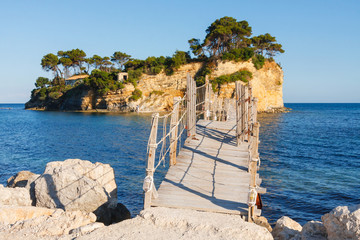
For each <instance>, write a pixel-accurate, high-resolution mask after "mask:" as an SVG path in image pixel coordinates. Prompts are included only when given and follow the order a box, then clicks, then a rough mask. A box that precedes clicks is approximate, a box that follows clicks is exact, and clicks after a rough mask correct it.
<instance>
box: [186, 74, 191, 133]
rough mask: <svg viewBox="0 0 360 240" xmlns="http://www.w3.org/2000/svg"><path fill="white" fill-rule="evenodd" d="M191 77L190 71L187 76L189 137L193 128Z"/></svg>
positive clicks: (187, 123)
mask: <svg viewBox="0 0 360 240" xmlns="http://www.w3.org/2000/svg"><path fill="white" fill-rule="evenodd" d="M191 89H192V88H191V77H190V74H189V73H188V74H187V76H186V111H187V114H186V118H187V119H186V125H187V136H188V137H189V136H190V135H191V133H190V129H191V119H192V118H191V99H192V98H191Z"/></svg>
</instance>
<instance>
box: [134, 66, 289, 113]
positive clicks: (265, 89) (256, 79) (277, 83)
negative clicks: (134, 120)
mask: <svg viewBox="0 0 360 240" xmlns="http://www.w3.org/2000/svg"><path fill="white" fill-rule="evenodd" d="M201 66H202V64H201V63H191V64H186V65H183V66H181V67H180V68H179V69H178V70H177V71H176V72H175V73H174V74H173V75H172V76H166V75H165V74H164V73H160V74H158V75H146V74H144V75H143V76H142V78H141V80H140V81H139V83H138V86H137V88H138V89H140V90H141V91H142V92H143V99H142V100H140V101H139V105H140V107H141V108H142V109H140V110H149V111H154V110H155V109H153V108H152V107H151V102H152V101H153V100H154V99H155V98H154V96H153V95H151V98H152V101H149V100H150V99H149V96H150V94H151V93H152V92H153V91H162V92H163V94H162V95H161V96H157V99H159V98H160V99H161V98H162V99H163V100H164V104H163V105H162V106H159V105H157V106H158V107H160V108H159V109H157V110H158V111H161V110H166V109H169V108H170V107H171V106H168V105H166V104H165V103H169V102H171V103H172V98H173V97H176V96H182V94H183V92H184V90H185V89H186V75H187V73H189V74H190V75H192V76H194V75H195V74H196V72H198V71H199V69H200V68H201ZM243 69H247V70H248V71H250V72H252V74H253V78H252V80H251V81H250V82H251V85H252V91H253V97H256V98H258V110H259V111H260V112H263V111H271V110H272V109H278V108H283V107H284V103H283V94H282V83H283V75H284V74H283V71H282V69H281V68H280V67H279V66H278V65H277V64H276V63H275V62H266V63H265V65H264V66H263V67H262V68H261V69H260V70H256V68H255V67H254V65H253V64H252V62H251V60H249V61H247V62H233V61H231V62H219V63H218V66H217V67H216V69H215V70H213V72H212V74H211V76H210V79H211V78H215V77H219V76H221V75H225V74H232V73H234V72H237V71H239V70H243ZM234 89H235V83H228V84H224V85H222V86H221V88H220V97H228V98H230V97H231V96H233V93H234ZM146 100H148V103H146ZM148 107H150V108H148ZM147 108H148V109H147ZM161 108H163V109H161ZM157 110H155V111H157Z"/></svg>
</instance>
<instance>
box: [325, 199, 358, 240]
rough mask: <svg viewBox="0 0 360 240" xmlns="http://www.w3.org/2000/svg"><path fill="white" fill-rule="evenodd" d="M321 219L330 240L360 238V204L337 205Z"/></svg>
mask: <svg viewBox="0 0 360 240" xmlns="http://www.w3.org/2000/svg"><path fill="white" fill-rule="evenodd" d="M321 220H322V221H323V223H324V226H325V228H326V232H327V234H328V239H329V240H337V239H339V240H340V239H341V240H346V239H360V204H359V205H355V206H349V207H347V206H339V207H336V208H334V209H333V210H332V211H331V212H330V213H327V214H325V215H324V216H322V217H321Z"/></svg>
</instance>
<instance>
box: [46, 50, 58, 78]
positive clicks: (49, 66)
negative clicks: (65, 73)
mask: <svg viewBox="0 0 360 240" xmlns="http://www.w3.org/2000/svg"><path fill="white" fill-rule="evenodd" d="M58 63H59V58H58V57H57V56H56V55H54V54H52V53H49V54H46V55H45V56H44V57H43V58H42V59H41V66H42V68H43V69H44V70H45V71H47V72H48V71H53V73H54V75H55V76H61V75H62V72H61V70H60V68H59V67H58Z"/></svg>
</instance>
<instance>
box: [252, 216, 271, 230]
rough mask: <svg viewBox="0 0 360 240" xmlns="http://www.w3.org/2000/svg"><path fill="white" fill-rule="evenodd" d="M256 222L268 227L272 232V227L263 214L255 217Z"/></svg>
mask: <svg viewBox="0 0 360 240" xmlns="http://www.w3.org/2000/svg"><path fill="white" fill-rule="evenodd" d="M254 223H255V224H257V225H259V226H262V227H264V228H266V229H267V230H268V231H269V232H272V228H271V226H270V224H269V222H268V220H267V219H266V218H265V217H263V216H256V217H255V219H254Z"/></svg>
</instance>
